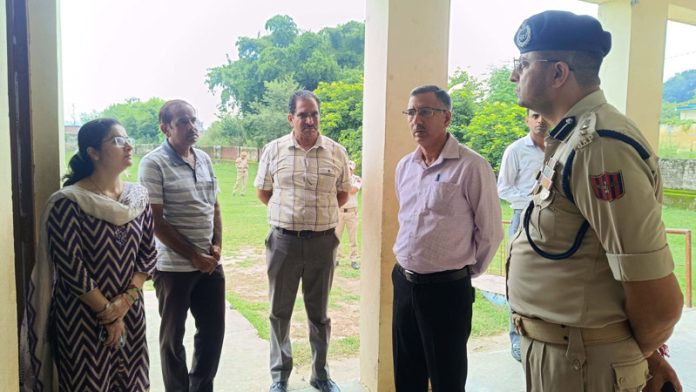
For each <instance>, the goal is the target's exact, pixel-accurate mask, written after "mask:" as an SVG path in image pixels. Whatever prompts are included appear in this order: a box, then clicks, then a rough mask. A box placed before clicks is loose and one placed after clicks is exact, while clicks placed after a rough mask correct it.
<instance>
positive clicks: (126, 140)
mask: <svg viewBox="0 0 696 392" xmlns="http://www.w3.org/2000/svg"><path fill="white" fill-rule="evenodd" d="M109 142H111V143H113V144H114V145H115V146H116V147H120V148H124V147H126V144H127V145H129V146H131V147H133V146H135V140H134V139H133V138H131V137H124V136H114V137H112V138H111V140H107V141H105V142H104V143H109Z"/></svg>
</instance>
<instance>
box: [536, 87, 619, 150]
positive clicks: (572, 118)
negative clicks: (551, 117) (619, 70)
mask: <svg viewBox="0 0 696 392" xmlns="http://www.w3.org/2000/svg"><path fill="white" fill-rule="evenodd" d="M605 103H607V99H606V98H605V97H604V92H603V91H602V90H596V91H593V92H592V93H590V94H588V95H586V96H585V97H584V98H583V99H581V100H579V101H578V102H577V103H576V104H575V105H573V107H572V108H570V110H569V111H568V113H566V115H565V117H563V119H562V120H561V121H560V122H559V123H558V124H557V125H556V127H555V128H553V130H552V131H551V132H549V136H551V137H552V138H554V139H558V140H565V139H566V138H567V137H568V135H570V132H571V131H572V130H573V129H574V128H575V125H576V123H577V116H579V115H581V114H583V113H585V112H589V111H591V110H592V109H594V108H596V107H597V106H600V105H603V104H605Z"/></svg>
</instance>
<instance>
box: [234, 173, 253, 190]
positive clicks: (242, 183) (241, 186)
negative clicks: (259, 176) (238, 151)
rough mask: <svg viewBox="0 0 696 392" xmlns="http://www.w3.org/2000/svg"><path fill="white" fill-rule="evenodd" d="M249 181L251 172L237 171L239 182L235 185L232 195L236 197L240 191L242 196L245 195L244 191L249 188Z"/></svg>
mask: <svg viewBox="0 0 696 392" xmlns="http://www.w3.org/2000/svg"><path fill="white" fill-rule="evenodd" d="M247 180H249V172H248V171H247V170H244V171H242V170H238V171H237V181H236V182H235V183H234V189H232V194H233V195H234V194H235V193H237V191H239V194H240V195H244V191H246V188H247Z"/></svg>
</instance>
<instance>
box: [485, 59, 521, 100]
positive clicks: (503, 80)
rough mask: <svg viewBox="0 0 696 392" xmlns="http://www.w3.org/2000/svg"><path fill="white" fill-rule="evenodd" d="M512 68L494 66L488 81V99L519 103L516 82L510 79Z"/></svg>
mask: <svg viewBox="0 0 696 392" xmlns="http://www.w3.org/2000/svg"><path fill="white" fill-rule="evenodd" d="M511 73H512V70H511V69H510V68H508V67H500V68H493V69H492V70H491V74H490V76H489V77H488V80H487V82H486V101H487V102H503V103H508V104H514V105H516V104H517V93H515V83H513V82H511V81H510V74H511Z"/></svg>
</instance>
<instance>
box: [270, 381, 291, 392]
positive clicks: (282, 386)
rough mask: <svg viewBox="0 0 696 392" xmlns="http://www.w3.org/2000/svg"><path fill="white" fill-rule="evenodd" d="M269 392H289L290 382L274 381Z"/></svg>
mask: <svg viewBox="0 0 696 392" xmlns="http://www.w3.org/2000/svg"><path fill="white" fill-rule="evenodd" d="M268 392H288V383H287V382H286V381H278V382H274V383H273V384H271V389H269V390H268Z"/></svg>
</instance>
